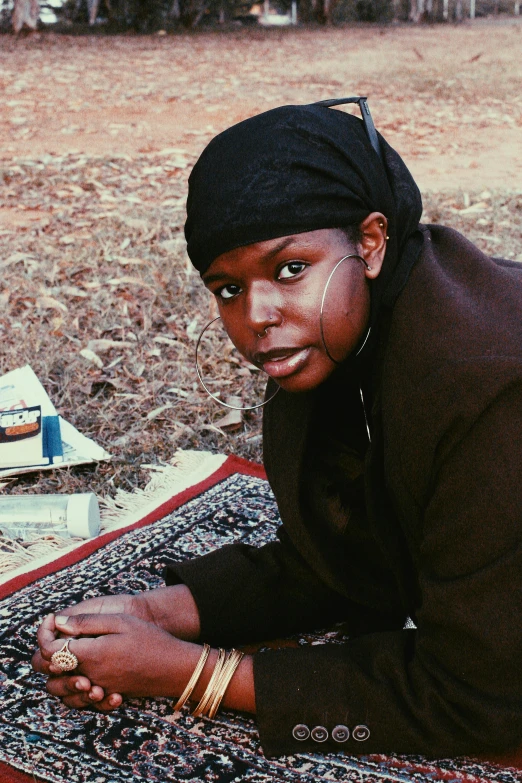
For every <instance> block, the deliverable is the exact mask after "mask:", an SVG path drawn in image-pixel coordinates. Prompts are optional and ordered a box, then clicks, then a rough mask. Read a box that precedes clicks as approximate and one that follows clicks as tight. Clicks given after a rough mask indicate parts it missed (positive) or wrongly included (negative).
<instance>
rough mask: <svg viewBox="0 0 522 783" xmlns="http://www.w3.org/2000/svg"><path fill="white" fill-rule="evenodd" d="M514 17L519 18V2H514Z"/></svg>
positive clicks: (518, 0) (517, 0) (516, 0)
mask: <svg viewBox="0 0 522 783" xmlns="http://www.w3.org/2000/svg"><path fill="white" fill-rule="evenodd" d="M515 16H520V0H515Z"/></svg>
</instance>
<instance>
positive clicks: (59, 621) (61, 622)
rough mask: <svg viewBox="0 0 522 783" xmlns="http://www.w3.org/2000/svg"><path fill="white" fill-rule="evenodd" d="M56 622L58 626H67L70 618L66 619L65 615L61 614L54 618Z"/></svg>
mask: <svg viewBox="0 0 522 783" xmlns="http://www.w3.org/2000/svg"><path fill="white" fill-rule="evenodd" d="M54 622H55V623H56V625H67V623H68V622H69V618H68V617H64V615H63V614H59V615H57V616H56V617H55V618H54Z"/></svg>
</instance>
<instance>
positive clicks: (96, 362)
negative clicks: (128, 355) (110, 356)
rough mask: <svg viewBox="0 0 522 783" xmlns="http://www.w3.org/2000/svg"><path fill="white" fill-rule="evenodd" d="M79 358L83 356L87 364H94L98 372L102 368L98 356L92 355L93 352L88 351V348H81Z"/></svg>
mask: <svg viewBox="0 0 522 783" xmlns="http://www.w3.org/2000/svg"><path fill="white" fill-rule="evenodd" d="M80 356H83V358H84V359H87V361H88V362H90V363H91V364H94V365H95V366H96V367H99V369H100V370H101V368H102V367H103V362H102V360H101V359H100V357H99V356H98V354H96V353H94V351H91V350H89V348H83V349H82V350H81V351H80Z"/></svg>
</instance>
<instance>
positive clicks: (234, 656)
mask: <svg viewBox="0 0 522 783" xmlns="http://www.w3.org/2000/svg"><path fill="white" fill-rule="evenodd" d="M209 654H210V645H208V644H205V645H204V647H203V651H202V653H201V656H200V658H199V661H198V662H197V664H196V668H195V669H194V672H193V673H192V677H191V678H190V680H189V681H188V683H187V687H186V688H185V690H184V691H183V693H182V694H181V696H180V697H179V699H178V700H177V702H176V704H175V705H174V710H180V709H181V708H182V707H183V705H184V704H185V703H186V702H187V701H188V700H189V699H190V697H191V695H192V693H193V691H194V688H195V687H196V685H197V683H198V680H199V678H200V677H201V674H202V672H203V669H204V668H205V664H206V662H207V659H208V656H209ZM243 656H244V653H242V652H240V651H239V650H230V652H229V653H228V655H227V653H226V652H225V650H223V649H222V648H221V647H220V648H219V650H218V657H217V661H216V665H215V666H214V671H213V672H212V676H211V677H210V680H209V682H208V685H207V687H206V688H205V692H204V694H203V696H202V697H201V699H200V701H199V702H198V705H197V707H196V708H195V710H194V712H193V713H192V715H194V717H196V718H198V717H199V716H200V715H205V713H206V714H207V715H208V717H209V718H213V717H214V716H215V715H216V713H217V711H218V709H219V707H220V705H221V702H222V701H223V697H224V696H225V693H226V691H227V688H228V686H229V685H230V681H231V679H232V677H233V676H234V674H235V672H236V669H237V667H238V666H239V664H240V663H241V661H242V659H243Z"/></svg>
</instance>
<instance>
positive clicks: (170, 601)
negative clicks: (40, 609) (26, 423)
mask: <svg viewBox="0 0 522 783" xmlns="http://www.w3.org/2000/svg"><path fill="white" fill-rule="evenodd" d="M61 614H64V615H67V616H68V617H73V616H75V615H78V614H126V615H130V616H132V617H137V618H138V619H139V620H145V621H146V622H148V623H153V624H154V625H157V626H158V628H162V629H163V630H164V631H168V632H169V633H171V634H174V636H177V637H178V638H179V639H186V640H187V641H194V640H195V639H197V638H198V636H199V615H198V610H197V607H196V604H195V601H194V599H193V598H192V593H191V592H190V590H189V589H188V587H187V586H186V585H173V586H172V587H159V588H157V589H156V590H147V591H145V592H143V593H138V594H137V595H125V594H124V595H104V596H100V597H98V598H89V599H88V600H87V601H82V602H81V603H79V604H76V605H75V606H70V607H68V608H67V609H63V610H61Z"/></svg>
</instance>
